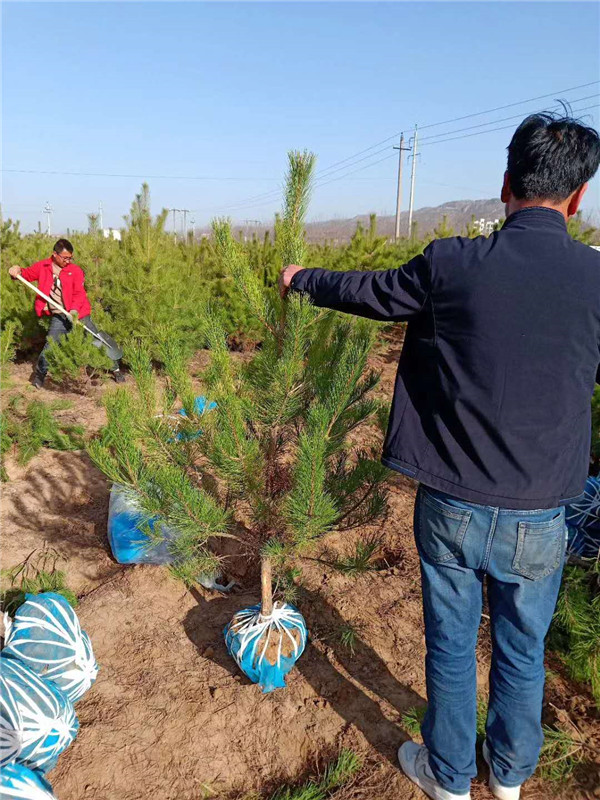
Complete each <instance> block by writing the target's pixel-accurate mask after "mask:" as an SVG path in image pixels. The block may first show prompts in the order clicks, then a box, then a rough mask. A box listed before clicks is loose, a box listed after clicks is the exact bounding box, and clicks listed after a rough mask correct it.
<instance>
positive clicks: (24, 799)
mask: <svg viewBox="0 0 600 800" xmlns="http://www.w3.org/2000/svg"><path fill="white" fill-rule="evenodd" d="M0 798H2V800H56V796H55V795H54V794H53V793H52V787H51V786H50V784H49V783H48V781H47V780H45V779H44V778H43V777H42V776H41V775H40V774H38V773H37V772H35V771H34V770H32V769H29V768H28V767H24V766H23V764H7V766H5V767H2V771H1V772H0Z"/></svg>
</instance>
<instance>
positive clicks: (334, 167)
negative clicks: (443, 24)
mask: <svg viewBox="0 0 600 800" xmlns="http://www.w3.org/2000/svg"><path fill="white" fill-rule="evenodd" d="M599 83H600V81H598V80H596V81H590V82H589V83H583V84H579V85H577V86H571V87H569V88H568V89H560V90H557V91H555V92H548V94H543V95H538V96H537V97H530V98H528V99H527V100H519V101H516V102H514V103H508V104H506V105H503V106H496V107H495V108H491V109H488V110H487V111H477V112H474V113H473V114H465V115H463V116H461V117H455V118H454V119H450V120H445V121H443V122H432V123H429V124H428V125H423V126H421V128H420V130H424V129H427V128H432V127H435V126H438V125H447V124H450V123H451V122H458V121H460V120H463V119H470V118H472V117H477V116H482V115H483V114H491V113H493V112H494V111H501V110H502V109H506V108H513V107H515V106H518V105H524V104H526V103H531V102H534V101H535V100H542V99H545V98H547V97H553V96H555V95H556V94H563V93H565V92H571V91H575V90H576V89H584V88H586V87H588V86H595V85H597V84H599ZM596 96H597V95H589V96H586V97H581V98H578V99H576V100H572V101H571V102H573V103H578V102H581V101H583V100H587V99H589V98H591V97H596ZM589 108H595V106H588V107H586V108H582V109H574V111H576V112H578V111H586V110H588V109H589ZM520 116H521V114H516V115H514V116H513V117H506V118H503V119H499V120H492V121H491V122H488V123H482V124H481V125H473V126H467V127H466V128H464V129H459V130H471V129H473V128H478V127H483V126H485V125H493V124H495V123H497V122H502V121H504V119H516V118H518V117H520ZM508 127H512V126H508ZM494 130H506V127H505V128H494V129H490V130H489V131H481V132H480V133H488V132H489V133H491V132H493V131H494ZM455 132H457V131H446V132H444V133H439V134H434V135H433V136H431V137H424V139H422V140H421V141H422V142H425V141H426V140H428V139H434V138H438V137H443V136H447V135H448V134H450V133H455ZM399 135H400V134H399V133H395V134H394V135H393V136H389V137H387V138H386V139H382V140H381V141H379V142H376V143H375V144H373V145H371V146H370V147H366V148H364V149H363V150H359V151H358V152H357V153H354V154H353V155H351V156H347V157H346V158H343V159H341V160H340V161H335V162H334V163H333V164H330V165H329V166H328V167H326V168H324V169H322V170H320V171H318V172H317V173H316V174H315V177H316V178H319V177H326V178H328V177H329V176H330V175H333V174H334V173H336V172H339V171H340V170H343V169H344V167H343V166H338V165H343V164H347V166H349V167H352V166H354V165H355V164H359V163H361V162H362V161H366V160H368V159H369V158H373V157H374V156H377V155H379V154H380V153H383V152H384V151H385V150H387V147H383V148H381V149H379V150H376V151H375V152H374V153H369V155H366V156H364V157H363V158H358V159H357V158H356V157H357V156H361V155H363V154H364V153H368V152H369V151H370V150H373V149H374V148H376V147H379V146H380V145H383V144H386V143H387V142H390V141H392V140H393V139H397V138H398V136H399ZM470 135H473V134H470ZM454 138H455V139H459V138H463V137H454ZM453 140H454V139H452V138H447V139H440V141H453ZM426 143H427V144H436V142H430V141H427V142H426ZM386 158H387V157H386ZM386 158H382V159H379V160H378V161H374V162H372V163H370V164H367V165H366V167H361V169H360V170H353V171H352V172H348V173H344V174H343V175H342V176H341V178H344V177H346V176H347V175H352V174H354V172H359V171H361V170H362V169H365V168H368V167H369V166H375V164H379V163H381V161H385V160H386ZM349 161H351V162H352V163H351V164H348V163H347V162H349ZM334 180H339V178H335V179H334ZM328 182H329V181H328ZM324 185H326V184H324V183H321V184H319V183H317V184H315V188H317V187H318V186H324ZM278 196H279V192H265V193H263V194H262V195H259V196H258V197H257V198H245V199H242V200H240V201H238V203H235V204H230V205H227V206H221V207H220V209H219V210H232V211H236V210H238V209H239V208H253V207H254V205H256V206H264V205H267V204H268V203H267V202H266V201H267V199H268V198H273V199H275V198H277V197H278ZM259 198H260V199H261V200H262V199H263V198H264V199H265V202H261V203H256V204H254V203H253V202H252V201H253V200H254V199H259ZM206 210H210V209H206Z"/></svg>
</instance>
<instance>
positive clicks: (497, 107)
mask: <svg viewBox="0 0 600 800" xmlns="http://www.w3.org/2000/svg"><path fill="white" fill-rule="evenodd" d="M598 83H600V81H591V82H590V83H582V84H579V85H578V86H571V87H570V88H568V89H559V90H557V91H556V92H549V93H548V94H542V95H538V96H537V97H530V98H529V99H527V100H519V101H517V102H515V103H509V104H508V105H504V106H496V108H490V109H488V110H487V111H476V112H475V113H473V114H466V115H464V116H462V117H454V119H449V120H444V121H443V122H431V123H429V124H428V125H421V126H420V130H425V129H426V128H434V127H436V126H438V125H449V124H450V123H452V122H459V121H460V120H463V119H469V118H471V117H478V116H482V115H483V114H492V113H493V112H494V111H502V110H503V109H505V108H511V107H514V106H519V105H524V104H525V103H532V102H534V101H535V100H544V99H545V98H546V97H552V96H553V95H556V94H562V93H565V92H573V91H575V90H576V89H585V88H587V87H588V86H595V85H597V84H598ZM573 102H574V103H576V102H578V101H577V100H573ZM400 133H401V131H398V132H397V133H394V134H393V135H392V136H388V137H387V139H382V140H381V141H380V142H376V143H375V144H372V145H371V146H370V147H366V148H365V149H364V150H359V151H358V152H357V153H354V154H353V155H351V156H348V157H347V158H343V159H342V160H341V161H335V162H334V163H333V164H330V165H329V167H326V168H324V169H323V170H321V172H319V173H317V174H322V173H323V172H327V171H328V170H330V169H331V168H332V167H335V166H337V165H338V164H344V163H345V162H346V161H350V160H352V159H353V158H354V157H355V156H360V155H362V154H363V153H366V152H368V151H369V150H373V149H374V148H375V147H379V146H380V145H382V144H385V143H386V142H390V141H391V140H392V139H397V138H398V136H400ZM440 135H442V134H440Z"/></svg>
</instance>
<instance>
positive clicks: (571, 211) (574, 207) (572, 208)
mask: <svg viewBox="0 0 600 800" xmlns="http://www.w3.org/2000/svg"><path fill="white" fill-rule="evenodd" d="M587 188H588V185H587V183H584V184H582V185H581V186H580V187H579V189H576V190H575V191H574V192H573V194H572V195H571V197H570V199H569V205H568V206H567V216H568V217H572V216H574V215H575V214H576V213H577V211H578V210H579V205H580V204H581V200H582V198H583V195H584V194H585V193H586V191H587Z"/></svg>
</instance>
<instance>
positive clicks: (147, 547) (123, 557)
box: [108, 483, 174, 564]
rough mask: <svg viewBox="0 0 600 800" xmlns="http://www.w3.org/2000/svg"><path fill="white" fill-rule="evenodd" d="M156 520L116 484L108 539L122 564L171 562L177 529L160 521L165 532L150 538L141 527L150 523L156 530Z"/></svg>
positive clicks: (110, 503) (109, 506) (112, 495)
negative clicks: (174, 531)
mask: <svg viewBox="0 0 600 800" xmlns="http://www.w3.org/2000/svg"><path fill="white" fill-rule="evenodd" d="M156 523H157V521H156V520H155V519H152V518H149V517H147V516H146V515H145V514H144V513H143V512H142V511H141V510H140V508H139V506H138V505H137V503H136V502H135V499H134V498H133V497H132V496H131V494H130V493H129V492H127V491H126V490H125V489H124V488H123V487H122V486H119V484H117V483H115V484H113V487H112V489H111V490H110V502H109V504H108V541H109V543H110V549H111V550H112V553H113V555H114V557H115V558H116V559H117V561H118V562H119V564H170V563H171V562H172V561H173V557H172V555H171V552H170V550H169V542H171V541H172V540H173V538H174V533H173V532H172V531H171V530H170V529H169V528H168V527H167V526H166V525H164V524H160V523H159V524H160V525H161V528H160V529H161V533H162V539H161V540H160V541H159V542H153V541H151V540H150V539H149V538H148V536H147V535H146V534H145V533H144V532H143V531H141V530H140V529H139V527H138V526H140V525H144V524H147V525H149V526H150V528H151V529H152V530H154V526H155V524H156Z"/></svg>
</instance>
